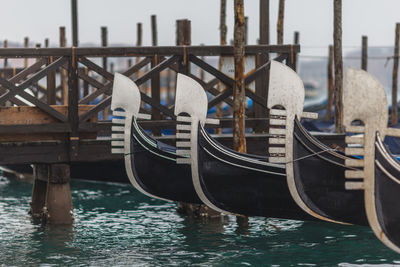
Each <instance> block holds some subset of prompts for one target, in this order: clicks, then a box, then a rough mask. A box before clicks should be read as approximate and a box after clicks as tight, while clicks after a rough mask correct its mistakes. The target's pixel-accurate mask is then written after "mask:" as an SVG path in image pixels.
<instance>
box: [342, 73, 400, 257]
mask: <svg viewBox="0 0 400 267" xmlns="http://www.w3.org/2000/svg"><path fill="white" fill-rule="evenodd" d="M346 76H347V79H346V83H345V90H344V109H343V114H344V121H343V123H344V126H345V128H346V131H347V132H348V133H355V134H361V136H348V137H346V143H347V144H348V145H347V146H348V147H347V148H346V153H348V154H350V153H351V154H358V155H360V156H361V157H363V158H362V159H359V160H358V161H357V162H347V163H352V164H347V165H350V166H353V165H357V166H360V169H359V170H351V171H347V172H346V177H347V178H352V179H356V180H357V181H356V182H353V187H354V188H358V189H359V190H363V191H364V198H365V210H366V214H367V218H368V222H369V224H370V226H371V228H372V230H373V232H374V233H375V235H376V236H377V237H378V239H379V240H381V241H382V242H383V243H384V244H385V245H386V246H388V247H389V248H391V249H393V250H394V251H396V252H397V253H400V227H399V226H400V208H399V207H400V204H399V203H400V202H399V201H400V163H399V161H398V160H397V159H396V158H395V157H394V156H393V155H392V154H391V153H390V151H389V150H388V148H387V147H386V146H385V145H384V144H383V140H384V138H385V136H386V135H389V136H397V137H400V130H399V129H394V128H388V127H387V123H388V113H387V110H388V106H387V99H386V93H385V90H384V88H383V86H382V85H381V84H380V83H379V82H378V81H377V80H376V79H375V78H374V77H373V76H372V75H370V74H368V73H367V72H365V71H362V70H355V69H348V70H347V73H346ZM359 99H362V101H359ZM354 103H357V104H356V105H355V104H354ZM355 121H361V122H362V124H361V123H360V125H354V122H355Z"/></svg>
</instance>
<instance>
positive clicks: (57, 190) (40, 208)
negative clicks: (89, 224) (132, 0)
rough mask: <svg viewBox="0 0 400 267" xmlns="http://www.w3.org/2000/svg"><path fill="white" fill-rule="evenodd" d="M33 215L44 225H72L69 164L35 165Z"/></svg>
mask: <svg viewBox="0 0 400 267" xmlns="http://www.w3.org/2000/svg"><path fill="white" fill-rule="evenodd" d="M34 176H35V181H34V186H33V191H32V202H31V211H30V213H31V215H32V217H33V218H34V219H41V222H42V223H49V224H72V223H73V221H74V217H73V212H72V211H73V206H72V197H71V189H70V184H69V182H70V170H69V165H67V164H36V165H34Z"/></svg>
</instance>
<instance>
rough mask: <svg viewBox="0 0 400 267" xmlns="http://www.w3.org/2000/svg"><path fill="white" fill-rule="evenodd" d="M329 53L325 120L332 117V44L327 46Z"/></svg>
mask: <svg viewBox="0 0 400 267" xmlns="http://www.w3.org/2000/svg"><path fill="white" fill-rule="evenodd" d="M328 53H329V55H328V66H327V67H328V68H327V72H328V75H327V76H328V83H327V84H328V90H327V91H328V97H327V99H328V102H327V103H326V117H325V119H326V120H327V121H330V120H331V118H332V106H333V46H332V45H330V46H329V52H328Z"/></svg>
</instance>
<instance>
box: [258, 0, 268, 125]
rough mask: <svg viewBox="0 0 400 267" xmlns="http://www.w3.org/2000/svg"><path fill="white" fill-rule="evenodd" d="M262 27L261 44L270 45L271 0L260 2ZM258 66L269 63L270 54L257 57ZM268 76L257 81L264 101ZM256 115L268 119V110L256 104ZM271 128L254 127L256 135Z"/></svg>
mask: <svg viewBox="0 0 400 267" xmlns="http://www.w3.org/2000/svg"><path fill="white" fill-rule="evenodd" d="M259 24H260V26H259V43H260V44H269V0H260V23H259ZM256 59H257V61H256V66H257V67H260V66H262V65H264V64H265V63H267V62H268V60H269V55H268V54H260V55H257V58H256ZM268 75H269V72H267V71H266V72H265V75H261V76H260V77H258V78H257V79H256V81H255V86H256V90H255V93H256V95H257V96H260V97H262V98H264V99H268ZM254 115H255V117H256V118H267V117H268V110H267V109H265V108H264V107H263V106H261V105H259V104H257V103H254ZM268 127H269V125H268V122H267V123H265V124H262V125H258V126H257V127H254V131H255V132H256V133H261V132H264V131H265V130H267V129H268Z"/></svg>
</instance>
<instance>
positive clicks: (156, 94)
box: [151, 15, 162, 135]
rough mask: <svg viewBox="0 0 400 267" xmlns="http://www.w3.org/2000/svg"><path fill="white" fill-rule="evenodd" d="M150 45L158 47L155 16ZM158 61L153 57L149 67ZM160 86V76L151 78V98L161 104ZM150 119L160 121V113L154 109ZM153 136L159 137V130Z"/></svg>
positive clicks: (154, 17) (152, 20) (153, 16)
mask: <svg viewBox="0 0 400 267" xmlns="http://www.w3.org/2000/svg"><path fill="white" fill-rule="evenodd" d="M151 36H152V38H151V44H152V45H153V46H157V45H158V41H157V17H156V15H152V16H151ZM158 61H159V57H158V56H157V55H154V56H153V60H152V62H151V67H152V68H153V67H155V66H157V64H158ZM160 91H161V86H160V74H159V73H157V74H154V75H153V76H152V78H151V98H152V99H153V100H154V101H156V102H157V103H160V102H161V99H160V96H161V92H160ZM151 119H152V120H161V119H162V116H161V112H160V111H159V110H157V109H155V108H152V109H151ZM153 134H154V135H161V131H160V130H158V129H157V130H155V131H153Z"/></svg>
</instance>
